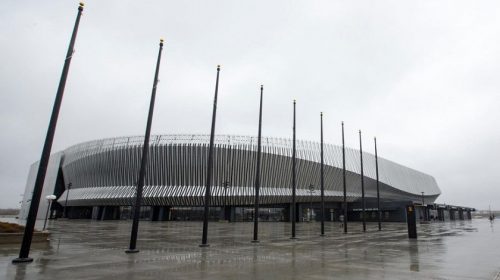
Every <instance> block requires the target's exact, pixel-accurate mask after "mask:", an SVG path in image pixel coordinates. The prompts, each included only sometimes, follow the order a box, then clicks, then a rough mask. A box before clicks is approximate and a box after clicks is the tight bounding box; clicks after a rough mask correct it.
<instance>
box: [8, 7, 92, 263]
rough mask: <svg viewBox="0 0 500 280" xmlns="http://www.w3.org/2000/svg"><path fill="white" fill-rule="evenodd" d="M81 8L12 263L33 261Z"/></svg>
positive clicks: (79, 12) (81, 8) (80, 12)
mask: <svg viewBox="0 0 500 280" xmlns="http://www.w3.org/2000/svg"><path fill="white" fill-rule="evenodd" d="M83 6H84V4H83V3H81V2H80V5H79V6H78V14H77V16H76V21H75V26H74V27H73V34H72V35H71V40H70V43H69V47H68V52H67V53H66V58H65V59H64V66H63V71H62V74H61V79H60V80H59V87H58V88H57V93H56V99H55V101H54V107H53V108H52V115H51V116H50V122H49V128H48V130H47V135H46V136H45V144H44V145H43V150H42V156H41V158H40V163H39V165H38V172H37V174H36V180H35V186H34V187H33V195H32V197H31V204H30V209H29V212H28V218H27V220H26V226H25V228H24V234H23V242H22V244H21V250H20V251H19V257H18V258H16V259H13V260H12V262H13V263H22V262H32V261H33V259H32V258H30V257H29V253H30V247H31V240H32V238H33V231H34V230H35V223H36V216H37V214H38V206H39V205H40V196H41V195H42V189H43V183H44V181H45V174H46V173H47V166H48V164H49V159H50V151H51V149H52V142H53V140H54V134H55V132H56V125H57V118H58V116H59V109H60V108H61V103H62V98H63V95H64V88H65V86H66V79H67V77H68V72H69V65H70V63H71V58H72V57H73V50H74V46H75V41H76V34H77V33H78V25H79V24H80V17H81V16H82V11H83Z"/></svg>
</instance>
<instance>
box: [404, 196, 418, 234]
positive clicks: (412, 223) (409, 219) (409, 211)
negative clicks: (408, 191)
mask: <svg viewBox="0 0 500 280" xmlns="http://www.w3.org/2000/svg"><path fill="white" fill-rule="evenodd" d="M406 223H407V224H408V238H410V239H417V219H416V217H415V207H414V206H413V205H412V204H410V205H407V206H406Z"/></svg>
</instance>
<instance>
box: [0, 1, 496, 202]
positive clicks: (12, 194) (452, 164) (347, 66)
mask: <svg viewBox="0 0 500 280" xmlns="http://www.w3.org/2000/svg"><path fill="white" fill-rule="evenodd" d="M86 4H87V5H86V8H85V11H84V16H83V18H82V22H81V27H80V32H79V35H78V39H77V44H76V52H75V56H74V59H73V62H72V65H71V70H70V76H69V79H68V83H67V87H66V94H65V97H64V101H63V106H62V110H61V114H60V120H59V123H58V128H57V133H56V137H55V142H54V147H53V151H57V150H61V149H64V148H66V147H68V146H70V145H73V144H76V143H79V142H82V141H86V140H91V139H96V138H103V137H113V136H122V135H141V134H143V131H144V125H145V120H146V114H147V106H148V102H149V96H150V90H151V85H152V80H153V70H154V63H155V59H156V52H157V43H158V39H159V37H162V36H164V37H165V39H166V41H167V43H166V46H165V52H164V59H163V62H162V66H161V71H160V84H159V89H158V97H157V103H156V108H155V117H154V123H153V133H190V132H193V133H199V132H201V133H209V129H210V128H209V125H210V116H211V104H212V98H213V88H214V78H215V66H216V65H217V64H222V67H223V68H222V72H221V87H220V100H219V111H218V116H217V117H218V123H217V133H230V134H245V135H248V134H250V135H253V134H256V132H257V110H258V88H259V85H260V84H264V85H265V103H264V109H265V111H264V121H265V122H264V128H263V133H264V135H266V136H278V137H290V136H291V109H292V103H291V102H292V100H293V99H297V102H298V105H297V108H298V124H297V126H298V137H299V138H300V139H308V140H317V139H318V132H319V131H318V129H319V112H320V111H324V112H325V125H326V133H325V139H326V140H327V141H328V142H330V143H336V144H339V143H340V121H341V120H344V121H345V122H346V132H347V138H346V140H347V145H348V146H351V147H358V143H357V135H356V131H357V130H358V129H362V130H363V132H364V140H365V145H364V146H365V148H366V149H367V150H369V151H370V150H372V149H373V145H372V136H374V135H377V137H378V139H379V144H380V148H379V149H380V154H381V156H383V157H385V158H388V159H390V160H393V161H396V162H398V163H401V164H404V165H407V166H410V167H412V168H415V169H417V170H421V171H424V172H426V173H429V174H431V175H433V176H435V178H436V179H437V181H438V184H439V185H440V187H441V189H442V192H443V194H442V196H441V197H440V198H439V201H441V202H446V203H451V204H461V205H468V206H473V207H478V208H487V207H488V205H489V204H492V207H496V208H500V205H498V201H500V190H499V188H498V182H499V181H500V175H499V174H500V173H499V172H498V170H500V163H499V162H498V155H499V152H498V148H497V145H498V143H500V130H499V129H498V125H497V123H496V121H497V120H498V119H499V117H500V111H499V110H498V109H497V107H498V104H500V93H499V88H500V79H498V73H500V71H499V70H500V69H499V68H500V66H499V65H500V63H499V62H500V61H499V60H500V55H499V54H498V51H497V49H498V45H499V43H500V19H499V18H498V17H497V14H498V12H499V7H500V3H498V2H497V1H475V2H470V1H431V2H429V1H427V2H426V1H424V2H414V1H376V2H374V1H357V2H350V1H334V2H331V1H315V2H314V3H311V2H310V1H302V2H294V3H293V4H292V3H290V1H251V2H246V3H243V2H241V1H238V2H235V1H146V2H145V1H88V2H87V3H86ZM3 6H4V7H6V9H2V10H0V26H2V27H3V28H0V49H1V57H2V63H1V64H0V77H1V83H0V106H1V107H0V117H1V118H0V129H1V131H2V134H1V136H0V153H1V155H2V160H1V161H0V192H1V193H2V194H3V195H2V196H1V197H0V207H16V206H17V205H18V201H19V200H20V196H19V194H20V193H22V192H23V190H24V185H25V181H26V176H27V173H28V168H29V165H30V164H31V163H32V162H34V161H36V160H38V158H39V156H40V152H41V148H42V142H43V139H44V137H45V133H46V127H47V123H48V118H49V114H50V110H51V107H52V103H53V98H54V95H55V91H56V87H57V82H58V79H59V75H60V71H61V67H62V63H63V57H64V54H65V52H66V48H67V44H68V40H69V37H70V34H71V29H72V26H73V22H74V18H75V15H76V6H77V3H76V2H73V1H60V2H57V1H53V2H47V3H44V4H43V5H40V4H39V2H35V1H7V2H6V3H4V4H3ZM495 203H497V204H495Z"/></svg>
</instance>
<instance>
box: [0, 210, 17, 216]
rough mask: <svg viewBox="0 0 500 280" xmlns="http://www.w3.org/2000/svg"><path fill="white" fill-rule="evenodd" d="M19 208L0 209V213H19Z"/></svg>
mask: <svg viewBox="0 0 500 280" xmlns="http://www.w3.org/2000/svg"><path fill="white" fill-rule="evenodd" d="M18 214H19V209H11V208H8V209H0V215H18Z"/></svg>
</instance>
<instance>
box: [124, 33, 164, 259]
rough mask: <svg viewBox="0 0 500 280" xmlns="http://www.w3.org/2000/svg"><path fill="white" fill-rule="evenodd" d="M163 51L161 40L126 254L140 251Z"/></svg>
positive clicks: (161, 41) (161, 40)
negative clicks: (140, 227) (141, 216)
mask: <svg viewBox="0 0 500 280" xmlns="http://www.w3.org/2000/svg"><path fill="white" fill-rule="evenodd" d="M162 50H163V39H160V49H159V51H158V60H157V61H156V71H155V78H154V81H153V90H152V91H151V100H150V103H149V114H148V120H147V124H146V133H145V135H144V144H143V146H142V160H141V169H140V171H139V179H138V181H137V189H136V195H135V204H134V219H133V221H132V232H131V234H130V244H129V248H128V249H127V250H126V251H125V252H126V253H137V252H139V250H138V249H137V248H136V245H137V231H138V229H139V216H140V214H141V203H142V189H143V187H144V178H145V174H146V165H147V163H148V150H149V137H150V135H151V123H152V121H153V112H154V107H155V98H156V87H157V85H158V73H159V71H160V60H161V52H162Z"/></svg>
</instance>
